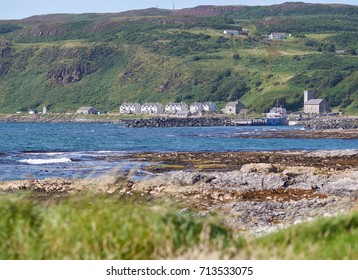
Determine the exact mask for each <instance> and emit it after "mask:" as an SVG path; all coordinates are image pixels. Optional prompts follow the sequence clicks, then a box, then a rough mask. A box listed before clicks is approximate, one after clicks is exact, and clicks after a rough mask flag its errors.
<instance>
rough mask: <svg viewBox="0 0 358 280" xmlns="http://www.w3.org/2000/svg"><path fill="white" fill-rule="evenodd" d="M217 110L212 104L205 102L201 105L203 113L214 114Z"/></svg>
mask: <svg viewBox="0 0 358 280" xmlns="http://www.w3.org/2000/svg"><path fill="white" fill-rule="evenodd" d="M217 110H218V107H217V106H216V104H215V103H213V102H205V103H204V104H203V111H205V112H216V111H217Z"/></svg>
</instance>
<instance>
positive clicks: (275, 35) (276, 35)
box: [269, 32, 286, 40]
mask: <svg viewBox="0 0 358 280" xmlns="http://www.w3.org/2000/svg"><path fill="white" fill-rule="evenodd" d="M269 38H270V39H271V40H277V39H285V38H286V33H276V32H273V33H271V34H270V35H269Z"/></svg>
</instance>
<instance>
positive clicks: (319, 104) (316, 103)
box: [303, 90, 331, 114]
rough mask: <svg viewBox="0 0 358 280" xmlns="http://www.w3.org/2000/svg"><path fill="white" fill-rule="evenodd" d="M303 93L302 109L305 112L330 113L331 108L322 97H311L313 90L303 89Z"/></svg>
mask: <svg viewBox="0 0 358 280" xmlns="http://www.w3.org/2000/svg"><path fill="white" fill-rule="evenodd" d="M303 95H304V108H303V111H304V113H305V114H325V113H330V112H331V108H329V104H328V102H327V101H326V100H324V99H313V98H312V97H313V92H312V91H310V90H305V91H304V92H303Z"/></svg>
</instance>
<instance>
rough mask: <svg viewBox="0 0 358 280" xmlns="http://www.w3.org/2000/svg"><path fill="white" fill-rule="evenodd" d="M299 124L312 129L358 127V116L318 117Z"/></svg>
mask: <svg viewBox="0 0 358 280" xmlns="http://www.w3.org/2000/svg"><path fill="white" fill-rule="evenodd" d="M298 125H301V126H304V127H306V128H311V129H320V130H322V129H358V118H343V117H342V118H316V119H311V120H309V121H301V122H299V123H298Z"/></svg>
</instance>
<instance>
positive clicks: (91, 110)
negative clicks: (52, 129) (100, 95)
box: [76, 106, 99, 115]
mask: <svg viewBox="0 0 358 280" xmlns="http://www.w3.org/2000/svg"><path fill="white" fill-rule="evenodd" d="M76 113H77V114H84V115H89V114H92V115H97V114H98V113H99V111H98V110H97V108H96V107H92V106H88V107H80V108H78V110H77V111H76Z"/></svg>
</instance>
